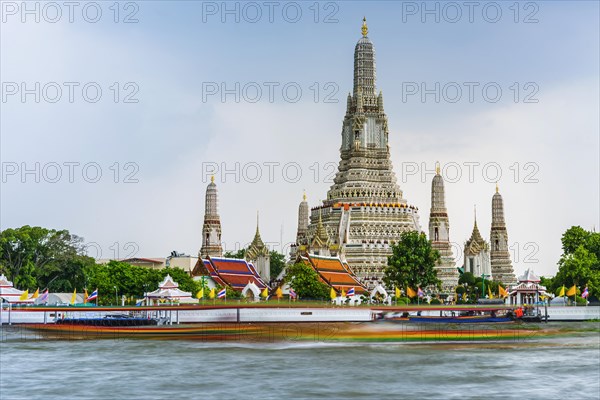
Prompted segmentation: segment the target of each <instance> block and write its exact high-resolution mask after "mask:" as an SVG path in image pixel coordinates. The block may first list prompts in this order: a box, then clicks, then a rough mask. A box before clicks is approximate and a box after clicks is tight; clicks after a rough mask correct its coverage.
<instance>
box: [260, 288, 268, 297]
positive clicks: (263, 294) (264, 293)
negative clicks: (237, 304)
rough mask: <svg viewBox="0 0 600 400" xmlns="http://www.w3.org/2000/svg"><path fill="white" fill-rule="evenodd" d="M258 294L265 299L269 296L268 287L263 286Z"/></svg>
mask: <svg viewBox="0 0 600 400" xmlns="http://www.w3.org/2000/svg"><path fill="white" fill-rule="evenodd" d="M260 295H261V296H262V297H263V298H265V299H266V298H267V297H269V289H267V288H264V289H263V291H262V293H261V294H260Z"/></svg>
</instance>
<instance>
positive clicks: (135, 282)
mask: <svg viewBox="0 0 600 400" xmlns="http://www.w3.org/2000/svg"><path fill="white" fill-rule="evenodd" d="M167 274H169V275H171V277H172V278H173V280H174V281H175V282H177V283H178V284H179V289H181V290H183V291H185V292H191V293H192V296H195V295H196V293H197V292H198V290H200V288H201V287H202V286H201V282H200V281H194V280H193V279H192V278H191V277H190V276H189V275H188V274H187V273H186V272H185V271H184V270H182V269H181V268H169V267H167V268H163V269H150V268H145V267H140V266H136V265H130V264H127V263H124V262H120V261H110V262H109V263H108V264H106V265H100V264H95V265H93V266H92V267H91V268H89V269H88V270H87V276H88V290H89V291H91V290H94V289H96V288H97V289H98V298H99V303H100V304H115V301H116V300H115V296H116V297H117V298H118V301H119V302H120V298H121V296H126V297H127V298H130V297H133V298H136V297H138V298H141V297H142V296H143V295H144V293H146V292H151V291H153V290H156V289H158V284H159V283H160V282H161V281H162V280H163V279H164V277H165V276H167ZM205 290H206V289H205ZM205 295H206V293H205Z"/></svg>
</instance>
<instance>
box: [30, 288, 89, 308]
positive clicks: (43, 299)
mask: <svg viewBox="0 0 600 400" xmlns="http://www.w3.org/2000/svg"><path fill="white" fill-rule="evenodd" d="M49 294H50V293H49V292H48V289H46V290H44V292H43V293H42V294H41V295H40V289H39V288H38V289H36V291H35V292H34V293H33V295H31V297H29V290H25V291H24V292H23V293H21V296H19V300H20V301H23V300H29V299H39V300H38V303H44V302H46V301H48V296H49ZM97 298H98V289H96V290H94V291H93V292H92V294H90V295H89V296H88V292H87V289H85V291H84V293H83V302H84V303H87V302H88V301H91V300H96V299H97ZM76 301H77V289H74V290H73V295H72V296H71V304H75V302H76Z"/></svg>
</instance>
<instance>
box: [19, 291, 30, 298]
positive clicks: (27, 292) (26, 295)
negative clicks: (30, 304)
mask: <svg viewBox="0 0 600 400" xmlns="http://www.w3.org/2000/svg"><path fill="white" fill-rule="evenodd" d="M28 297H29V290H26V291H24V292H23V293H21V296H19V300H27V298H28Z"/></svg>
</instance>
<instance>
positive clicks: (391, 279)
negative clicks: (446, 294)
mask: <svg viewBox="0 0 600 400" xmlns="http://www.w3.org/2000/svg"><path fill="white" fill-rule="evenodd" d="M439 259H440V254H439V252H438V251H437V250H434V249H433V248H432V247H431V242H430V241H429V240H427V237H426V236H425V234H424V233H419V232H416V231H406V232H402V233H401V234H400V240H399V241H398V243H396V244H394V245H393V246H392V255H391V256H390V257H389V258H388V266H387V267H386V269H385V271H384V273H385V276H384V278H383V279H384V282H385V283H386V285H388V287H392V286H397V287H403V288H406V287H411V288H416V287H426V286H436V287H438V288H439V287H440V285H441V281H440V280H439V279H438V278H437V271H436V270H435V265H436V264H437V262H438V261H439Z"/></svg>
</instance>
